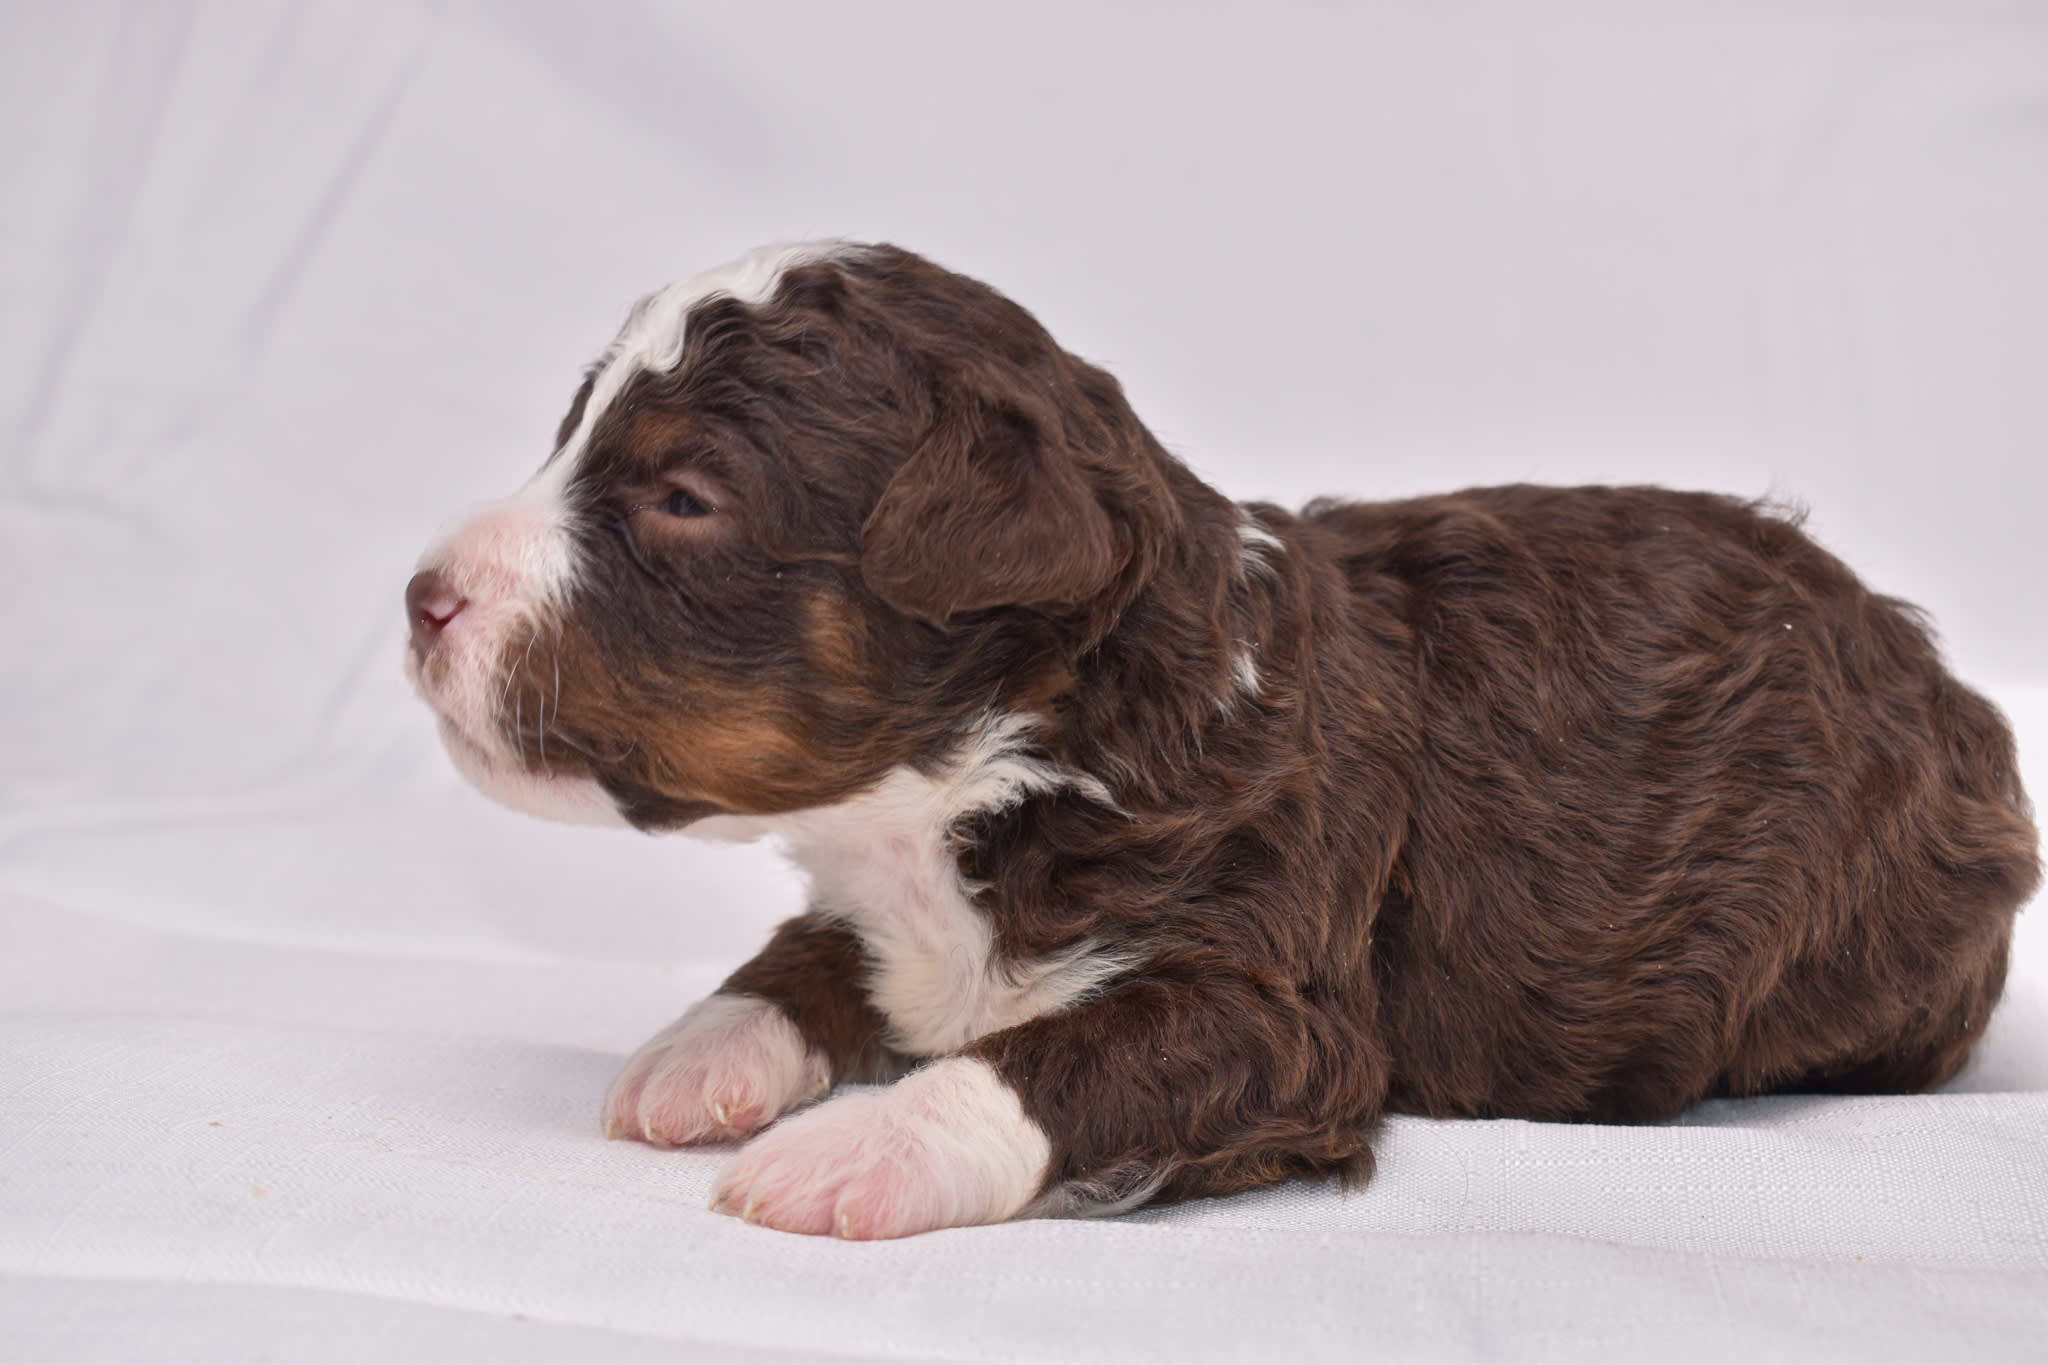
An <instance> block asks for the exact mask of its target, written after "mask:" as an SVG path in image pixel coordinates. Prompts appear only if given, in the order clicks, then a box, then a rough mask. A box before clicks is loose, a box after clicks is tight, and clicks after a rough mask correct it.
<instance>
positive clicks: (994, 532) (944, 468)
mask: <svg viewBox="0 0 2048 1365" xmlns="http://www.w3.org/2000/svg"><path fill="white" fill-rule="evenodd" d="M1035 406H1036V405H1035V404H1030V403H1029V401H1028V400H1025V401H1012V400H1008V399H1007V398H997V397H991V396H987V395H962V396H960V397H959V398H957V399H955V400H953V401H951V402H949V403H948V404H947V405H946V407H945V408H944V409H943V410H942V411H941V412H940V413H939V414H938V417H937V420H936V421H935V422H934V423H933V425H932V428H931V430H930V431H929V432H928V433H927V434H926V436H925V438H924V440H923V442H922V443H921V444H920V445H919V446H918V448H917V450H916V452H915V453H914V454H913V455H912V456H911V457H910V459H909V460H908V461H907V462H906V463H905V464H904V465H903V467H902V468H901V469H899V470H898V471H897V473H896V476H895V478H894V479H892V480H891V481H890V483H889V486H888V487H887V488H886V489H884V490H883V493H882V498H881V501H880V502H878V503H877V504H876V505H875V510H874V511H873V512H872V513H871V514H870V515H869V516H868V519H867V524H866V525H865V526H863V527H862V528H861V553H860V570H861V576H862V578H863V579H865V580H866V582H867V585H868V589H869V590H870V591H871V592H873V593H874V594H875V595H876V596H877V597H879V598H881V599H882V600H883V601H884V602H886V603H888V604H889V605H890V606H892V607H894V608H896V610H898V611H900V612H903V613H904V614H906V615H908V616H914V617H916V618H918V619H919V620H923V621H927V622H929V623H931V624H932V625H935V626H944V625H945V624H946V622H947V621H948V619H950V618H951V617H953V616H955V615H958V614H959V613H961V612H970V611H980V610H985V609H987V608H990V607H1004V606H1023V607H1036V608H1040V609H1044V610H1047V611H1051V612H1055V613H1061V612H1068V611H1073V610H1076V609H1078V608H1081V607H1083V606H1085V605H1087V604H1089V603H1090V602H1091V601H1093V600H1094V599H1095V598H1097V597H1099V596H1101V595H1102V594H1103V593H1104V592H1106V591H1107V590H1108V589H1109V588H1110V586H1111V585H1112V584H1113V583H1114V582H1115V581H1116V580H1117V577H1118V575H1119V574H1120V573H1121V572H1122V570H1123V569H1124V567H1125V565H1126V564H1127V563H1128V562H1129V559H1130V554H1131V550H1130V545H1129V534H1128V531H1127V530H1125V529H1123V528H1120V527H1119V526H1118V524H1117V523H1116V521H1115V520H1114V519H1113V518H1112V517H1111V516H1110V513H1109V511H1108V509H1107V508H1106V507H1105V506H1104V504H1103V500H1102V494H1101V491H1100V490H1098V489H1097V488H1096V487H1095V486H1094V485H1095V480H1094V478H1093V477H1092V471H1091V470H1090V469H1089V468H1087V467H1086V465H1085V463H1084V462H1083V461H1082V460H1080V459H1077V458H1076V456H1075V452H1073V451H1072V450H1070V449H1069V448H1068V447H1067V444H1066V441H1065V439H1064V437H1063V436H1062V435H1061V434H1060V432H1059V431H1058V430H1057V429H1056V426H1055V422H1054V421H1053V420H1048V419H1047V418H1046V417H1044V416H1041V415H1040V414H1038V413H1035V412H1033V411H1031V410H1030V408H1031V407H1035Z"/></svg>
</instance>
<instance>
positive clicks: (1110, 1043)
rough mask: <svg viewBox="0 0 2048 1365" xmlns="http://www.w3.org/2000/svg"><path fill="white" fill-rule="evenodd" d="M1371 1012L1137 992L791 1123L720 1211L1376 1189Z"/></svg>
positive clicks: (929, 1224)
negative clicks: (1329, 1178)
mask: <svg viewBox="0 0 2048 1365" xmlns="http://www.w3.org/2000/svg"><path fill="white" fill-rule="evenodd" d="M1352 1017H1356V1016H1349V1015H1339V1014H1325V1013H1324V1012H1323V1011H1322V1009H1321V1008H1319V1007H1318V1006H1316V1005H1312V1004H1310V1003H1306V1002H1304V1001H1302V1000H1300V999H1298V998H1292V997H1290V996H1288V994H1287V993H1286V992H1284V991H1275V990H1274V989H1273V988H1272V986H1271V983H1266V985H1265V987H1264V988H1263V989H1262V988H1261V987H1260V985H1259V984H1258V983H1254V982H1253V981H1251V980H1249V979H1248V978H1245V977H1242V976H1236V975H1223V974H1203V975H1202V976H1200V977H1199V979H1183V980H1170V979H1168V980H1160V979H1152V978H1143V979H1139V980H1136V981H1131V982H1127V983H1125V984H1124V985H1122V986H1120V987H1118V988H1117V989H1115V990H1113V991H1112V992H1111V993H1109V994H1108V995H1105V996H1102V997H1100V998H1098V999H1096V1000H1093V1001H1090V1002H1088V1003H1085V1004H1082V1005H1078V1006H1075V1007H1072V1008H1070V1009H1067V1010H1063V1011H1061V1012H1059V1013H1057V1014H1051V1015H1047V1016H1044V1017H1042V1018H1039V1019H1034V1020H1031V1021H1030V1022H1028V1023H1025V1024H1020V1025H1018V1026H1016V1027H1014V1028H1008V1029H1003V1030H1000V1031H998V1032H995V1033H991V1034H988V1035H986V1036H985V1037H982V1038H980V1039H977V1040H976V1041H975V1042H973V1043H972V1044H970V1045H969V1046H968V1047H967V1048H966V1049H965V1051H963V1052H962V1053H960V1054H958V1055H955V1056H951V1057H945V1058H941V1059H940V1060H938V1061H935V1062H933V1063H931V1064H930V1065H929V1066H927V1067H925V1068H924V1069H922V1070H920V1071H918V1072H916V1073H915V1074H913V1075H912V1076H910V1077H909V1078H907V1079H906V1080H904V1081H902V1082H900V1083H898V1084H897V1085H895V1086H893V1087H891V1088H890V1089H888V1090H886V1091H882V1092H880V1093H878V1094H859V1095H847V1096H842V1097H841V1098H839V1099H835V1100H833V1101H831V1102H830V1103H827V1104H823V1105H820V1106H818V1107H817V1108H816V1109H813V1110H810V1111H809V1112H807V1113H803V1114H798V1115H796V1116H795V1117H793V1118H791V1119H789V1120H788V1121H786V1122H784V1123H781V1124H778V1125H777V1126H776V1127H775V1128H774V1129H772V1130H771V1131H769V1132H767V1133H765V1134H763V1135H762V1136H761V1137H759V1138H757V1139H755V1140H754V1141H753V1142H752V1143H750V1144H749V1145H748V1146H747V1147H746V1149H745V1150H744V1151H742V1152H741V1153H740V1155H739V1157H738V1158H737V1159H736V1160H735V1161H734V1162H733V1164H732V1165H731V1166H730V1167H729V1168H728V1169H727V1170H726V1172H725V1174H724V1176H723V1177H722V1178H721V1179H720V1181H719V1185H718V1191H717V1194H716V1196H715V1197H714V1200H713V1207H715V1208H717V1209H719V1210H720V1211H722V1212H726V1213H731V1214H735V1215H738V1216H741V1217H744V1218H746V1219H747V1220H748V1221H750V1222H758V1223H765V1224H767V1225H769V1226H770V1227H776V1228H781V1229H783V1230H785V1231H789V1232H808V1233H831V1234H834V1235H837V1236H841V1237H852V1238H874V1237H901V1236H905V1235H907V1234H909V1233H913V1232H924V1231H927V1230H930V1229H932V1228H940V1227H956V1226H962V1225H966V1224H974V1223H993V1222H1000V1221H1002V1220H1003V1219H1006V1218H1011V1217H1015V1216H1016V1215H1017V1214H1019V1213H1021V1212H1024V1211H1026V1210H1027V1209H1028V1208H1031V1207H1032V1206H1034V1204H1036V1205H1037V1206H1038V1207H1041V1208H1043V1209H1046V1210H1047V1211H1058V1212H1065V1211H1086V1210H1088V1209H1090V1208H1096V1209H1100V1208H1102V1207H1105V1206H1108V1207H1129V1206H1132V1205H1135V1204H1140V1203H1143V1202H1145V1201H1146V1200H1147V1199H1150V1198H1154V1197H1158V1196H1161V1195H1164V1196H1166V1197H1169V1198H1183V1197H1187V1196H1190V1195H1198V1194H1221V1193H1227V1192H1230V1191H1232V1190H1240V1189H1248V1188H1251V1187H1254V1186H1258V1185H1265V1184H1271V1183H1273V1182H1274V1181H1277V1180H1281V1179H1284V1178H1286V1177H1287V1176H1290V1175H1313V1174H1339V1175H1345V1176H1351V1177H1356V1176H1358V1175H1361V1174H1363V1172H1364V1170H1365V1169H1366V1167H1367V1165H1368V1163H1369V1161H1370V1155H1369V1149H1368V1147H1367V1143H1366V1130H1367V1127H1368V1125H1369V1122H1370V1120H1371V1119H1372V1117H1373V1116H1374V1115H1375V1114H1376V1113H1377V1111H1378V1109H1379V1106H1380V1103H1381V1101H1382V1099H1383V1097H1384V1094H1385V1090H1386V1065H1385V1062H1384V1057H1383V1054H1382V1053H1381V1051H1380V1050H1379V1048H1378V1047H1377V1046H1376V1044H1375V1043H1374V1042H1373V1041H1372V1040H1371V1039H1370V1038H1369V1037H1365V1036H1362V1035H1361V1033H1360V1031H1359V1030H1358V1029H1357V1028H1356V1026H1355V1025H1354V1024H1352V1023H1350V1022H1349V1019H1350V1018H1352ZM1363 1017H1367V1018H1369V1017H1370V1012H1369V1011H1368V1012H1366V1013H1365V1015H1364V1016H1363ZM1304 1044H1305V1046H1304ZM1041 1201H1042V1202H1041Z"/></svg>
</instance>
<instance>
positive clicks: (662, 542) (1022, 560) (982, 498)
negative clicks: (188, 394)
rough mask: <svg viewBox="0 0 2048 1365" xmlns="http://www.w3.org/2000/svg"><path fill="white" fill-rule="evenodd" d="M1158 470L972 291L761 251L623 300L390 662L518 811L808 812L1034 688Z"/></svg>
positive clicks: (1027, 703) (1027, 333)
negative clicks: (559, 413)
mask: <svg viewBox="0 0 2048 1365" xmlns="http://www.w3.org/2000/svg"><path fill="white" fill-rule="evenodd" d="M1167 461H1168V457H1167V456H1166V455H1165V454H1164V452H1163V451H1161V450H1160V449H1159V447H1158V445H1157V443H1156V442H1154V441H1153V440H1152V439H1151V437H1150V436H1149V434H1147V433H1146V432H1145V430H1144V428H1143V427H1142V426H1141V425H1140V424H1139V423H1138V421H1137V419H1136V417H1135V416H1133V415H1132V413H1131V411H1130V409H1129V407H1128V405H1127V404H1126V403H1125V402H1124V399H1123V396H1122V394H1121V392H1120V391H1119V389H1118V387H1117V385H1116V383H1115V381H1114V380H1112V379H1110V378H1109V377H1108V376H1107V375H1105V374H1103V373H1102V372H1100V371H1098V370H1095V369H1093V368H1092V367H1090V366H1088V365H1086V364H1084V363H1082V362H1081V361H1079V360H1077V359H1075V358H1074V357H1072V356H1069V355H1067V354H1066V353H1065V352H1063V351H1061V350H1060V349H1059V347H1058V346H1056V345H1055V344H1054V343H1053V341H1052V339H1051V338H1050V337H1049V336H1047V334H1046V333H1045V331H1044V329H1043V328H1041V327H1040V326H1039V325H1038V324H1037V322H1036V321H1035V320H1033V319H1032V318H1031V316H1030V315H1029V314H1027V313H1026V312H1024V310H1022V309H1021V308H1018V307H1017V306H1016V305H1014V304H1012V303H1010V302H1009V301H1008V300H1006V299H1004V298H1002V297H1001V296H1000V295H998V294H996V293H995V292H994V291H992V290H990V289H988V288H987V287H986V286H983V285H981V284H978V283H976V282H974V281H972V280H969V279H966V278H964V277H962V276H959V275H955V274H952V273H951V272H948V271H945V270H942V269H940V268H938V267H936V266H934V265H932V264H930V263H929V262H926V261H924V260H921V259H920V258H918V257H915V256H912V255H910V254H909V253H906V252H903V251H899V250H896V249H894V248H890V247H856V246H848V245H844V244H824V245H808V246H798V247H782V248H773V249H765V250H762V251H757V252H755V253H753V254H752V255H750V256H747V257H745V258H743V259H742V260H740V261H738V262H735V263H734V264H732V265H730V266H727V267H725V268H723V269H720V270H717V271H712V272H709V273H707V274H705V275H701V276H698V277H696V278H694V279H691V280H687V281H684V282H682V283H679V284H676V285H673V286H670V287H669V288H667V289H665V290H662V291H660V292H658V293H655V294H652V295H650V296H648V297H647V298H645V299H643V300H642V301H641V302H640V303H639V304H638V305H636V306H635V308H634V309H633V311H632V313H631V315H630V316H629V317H628V319H627V321H626V325H625V327H624V328H623V329H622V330H621V332H620V333H619V336H618V338H617V339H616V340H615V341H614V342H613V343H612V344H611V346H610V347H609V348H608V349H607V350H606V351H605V353H604V354H603V356H602V357H600V359H599V360H598V362H597V363H596V364H595V365H594V366H592V368H591V370H590V372H589V374H588V375H587V377H586V378H585V379H584V382H583V385H582V387H581V389H580V390H578V392H577V394H576V397H575V400H574V401H573V402H572V403H571V405H570V408H569V412H568V415H567V416H566V417H565V418H564V419H563V421H562V424H561V428H560V430H559V431H558V432H557V433H556V440H555V450H554V453H553V455H551V456H550V457H549V459H548V460H547V462H546V463H545V464H544V465H543V466H542V467H541V469H540V471H539V472H538V473H537V474H535V475H534V477H533V478H532V479H531V480H530V481H529V482H528V483H527V484H526V486H525V487H524V488H522V489H521V490H520V491H519V492H518V493H516V494H514V495H513V496H512V497H511V498H509V499H507V500H505V501H504V502H501V503H498V504H496V505H495V506H492V507H490V508H488V509H486V510H485V511H483V512H481V513H480V514H478V515H477V516H475V517H473V518H472V519H471V520H470V521H468V522H467V523H466V524H464V525H462V526H461V527H459V528H458V529H456V530H455V531H454V532H453V533H452V534H450V535H448V536H447V537H446V538H445V539H443V540H442V541H441V542H440V543H439V544H438V545H436V546H435V547H434V548H433V549H431V550H429V551H428V553H427V554H426V555H425V556H424V557H423V558H422V559H421V561H420V565H419V571H418V573H417V574H416V575H415V576H414V577H413V579H412V582H411V583H410V585H409V586H408V589H407V592H406V609H407V613H408V615H409V618H410V620H411V626H412V638H411V647H410V651H409V654H408V659H407V670H408V673H409V674H410V675H411V677H412V678H413V680H414V682H415V685H416V686H417V688H418V690H419V692H420V695H421V696H422V697H423V698H424V699H425V700H426V701H427V702H428V704H429V705H431V706H432V707H433V708H434V710H435V712H436V713H437V715H438V717H439V720H440V725H441V732H442V736H443V738H444V740H445V742H446V744H447V746H448V749H449V751H450V753H451V754H452V755H453V757H454V759H455V761H456V763H457V765H458V767H459V768H461V769H462V771H463V772H464V774H465V775H466V776H467V777H469V778H470V780H471V781H472V782H474V783H475V784H476V785H477V786H479V787H480V788H482V789H483V790H484V791H485V792H486V793H488V794H490V795H492V796H494V797H496V798H498V799H499V800H501V801H504V802H505V803H506V804H508V805H512V806H515V807H518V808H520V809H523V810H527V811H531V812H533V813H535V814H541V815H548V816H553V817H557V818H566V819H592V820H614V819H618V818H620V817H623V818H624V819H625V820H627V821H629V822H631V823H633V824H636V825H640V826H643V827H673V826H678V825H684V824H688V823H691V822H692V821H695V820H698V819H701V818H703V817H705V816H709V815H714V814H721V813H730V814H770V813H776V812H781V811H789V810H797V809H803V808H806V807H810V806H816V805H821V804H825V803H829V802H832V801H835V800H838V799H841V798H844V797H846V796H849V795H852V794H853V793H855V792H858V791H860V790H862V789H864V788H866V787H868V786H871V785H872V784H874V783H875V782H877V781H878V780H880V778H881V777H882V776H883V775H884V774H886V773H887V772H888V771H889V770H890V769H892V768H894V767H896V766H899V765H903V764H913V765H915V764H920V763H930V762H934V761H937V760H938V758H939V757H940V756H941V755H942V754H943V752H944V751H945V750H946V749H947V748H948V746H949V745H951V744H953V743H956V742H957V740H958V738H959V736H960V734H961V733H962V731H963V730H964V729H965V728H966V727H967V726H968V725H970V724H971V723H972V722H973V721H974V720H975V719H976V718H977V717H978V716H980V715H982V714H984V713H986V712H987V711H988V710H989V709H990V708H992V707H1020V706H1021V707H1025V708H1029V707H1032V706H1040V707H1042V706H1044V705H1046V704H1048V703H1049V702H1050V701H1051V700H1052V699H1053V698H1054V697H1056V695H1057V693H1058V691H1059V689H1060V687H1061V686H1062V684H1063V680H1064V677H1065V669H1066V667H1067V665H1068V663H1070V662H1071V660H1072V659H1073V658H1074V657H1075V655H1076V654H1077V652H1078V651H1079V650H1081V649H1085V648H1086V647H1087V646H1088V645H1090V644H1091V643H1093V642H1095V641H1097V640H1099V639H1100V638H1101V637H1102V636H1103V635H1104V634H1105V633H1106V632H1107V631H1108V630H1109V628H1110V626H1111V625H1112V624H1113V623H1114V621H1115V620H1116V618H1117V616H1118V614H1119V613H1120V612H1121V611H1122V609H1123V608H1124V607H1125V606H1126V605H1127V604H1128V603H1129V601H1130V600H1131V598H1132V597H1133V596H1134V595H1135V594H1136V592H1137V591H1138V590H1139V588H1140V587H1142V585H1143V584H1144V582H1145V581H1146V580H1147V578H1148V577H1149V576H1150V575H1151V574H1152V572H1153V570H1154V568H1155V567H1156V564H1157V560H1158V557H1159V554H1160V547H1161V546H1162V545H1163V543H1164V542H1165V541H1166V540H1167V539H1168V538H1169V537H1170V536H1171V535H1172V533H1173V530H1174V527H1175V523H1176V517H1177V513H1176V510H1175V508H1174V505H1173V499H1172V496H1171V494H1170V493H1169V491H1168V477H1169V476H1168V473H1167Z"/></svg>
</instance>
